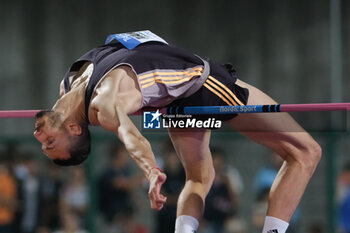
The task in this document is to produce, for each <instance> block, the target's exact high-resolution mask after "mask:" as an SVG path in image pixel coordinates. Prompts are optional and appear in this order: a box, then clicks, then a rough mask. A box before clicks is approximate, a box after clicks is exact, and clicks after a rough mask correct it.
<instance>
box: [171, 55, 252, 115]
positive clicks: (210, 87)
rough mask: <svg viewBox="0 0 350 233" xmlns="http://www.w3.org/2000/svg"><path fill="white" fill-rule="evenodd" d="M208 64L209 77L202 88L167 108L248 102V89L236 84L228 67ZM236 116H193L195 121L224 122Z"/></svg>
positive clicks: (234, 74)
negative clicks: (213, 120)
mask: <svg viewBox="0 0 350 233" xmlns="http://www.w3.org/2000/svg"><path fill="white" fill-rule="evenodd" d="M209 63H210V75H209V77H208V78H207V79H206V81H205V82H204V84H203V86H202V87H201V88H200V89H199V90H198V91H197V92H195V93H194V94H192V95H191V96H189V97H187V98H183V99H178V100H175V101H174V102H172V103H171V104H170V105H168V106H169V107H180V108H181V107H186V106H240V105H246V104H247V101H248V95H249V92H248V89H246V88H242V87H240V86H238V85H237V84H236V80H237V76H236V72H235V70H233V69H232V66H230V65H219V64H216V63H214V62H209ZM236 116H237V114H213V115H193V117H195V118H197V119H208V118H215V119H218V120H222V121H226V120H229V119H232V118H234V117H236Z"/></svg>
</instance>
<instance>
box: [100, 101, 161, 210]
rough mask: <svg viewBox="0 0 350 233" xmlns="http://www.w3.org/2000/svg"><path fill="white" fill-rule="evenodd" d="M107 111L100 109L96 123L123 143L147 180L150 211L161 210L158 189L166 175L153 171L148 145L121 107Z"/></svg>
mask: <svg viewBox="0 0 350 233" xmlns="http://www.w3.org/2000/svg"><path fill="white" fill-rule="evenodd" d="M109 109H110V108H108V107H107V109H104V107H102V106H101V107H100V110H99V112H98V113H97V117H98V121H99V122H100V124H101V126H102V127H103V128H105V129H107V130H110V131H113V132H115V134H116V135H117V136H118V138H119V139H120V140H121V141H122V142H123V143H124V145H125V148H126V149H127V151H128V152H129V154H130V156H131V157H132V158H133V160H134V161H135V162H136V164H137V165H138V166H139V167H140V169H141V170H142V171H143V172H144V174H145V176H146V177H147V179H148V180H149V183H150V186H149V192H148V195H149V199H150V202H151V207H152V209H155V210H160V209H162V208H163V205H164V203H165V201H166V197H164V196H163V195H161V194H160V189H161V186H162V184H163V183H164V182H165V180H166V175H165V174H164V173H162V172H161V171H160V170H158V169H153V168H155V167H157V164H156V160H155V157H154V154H153V152H152V149H151V145H150V143H149V142H148V140H147V139H146V138H145V137H143V136H142V135H141V133H140V131H139V130H138V129H137V128H136V126H135V125H134V124H133V122H132V121H131V120H130V118H129V117H128V115H127V114H126V113H125V112H124V111H123V108H122V107H119V106H115V108H114V112H111V111H110V110H109Z"/></svg>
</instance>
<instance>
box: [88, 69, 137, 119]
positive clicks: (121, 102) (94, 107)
mask: <svg viewBox="0 0 350 233" xmlns="http://www.w3.org/2000/svg"><path fill="white" fill-rule="evenodd" d="M141 105H142V94H141V91H140V88H139V84H138V81H137V76H136V74H135V72H134V71H133V70H132V69H131V67H129V66H127V65H123V66H119V67H117V68H116V69H113V70H112V71H110V72H109V73H108V74H107V75H106V77H105V78H104V79H103V80H102V81H101V82H100V84H99V85H98V86H97V88H96V90H95V93H94V95H93V98H92V101H91V103H90V114H89V118H90V121H92V122H91V123H95V124H99V122H98V119H97V115H96V114H97V112H100V113H101V112H103V111H114V110H115V108H116V107H117V106H118V107H121V108H122V109H123V111H124V112H125V113H126V114H130V113H133V112H136V111H137V110H139V109H140V108H141ZM106 114H110V113H106ZM93 121H95V122H93ZM96 121H97V122H96Z"/></svg>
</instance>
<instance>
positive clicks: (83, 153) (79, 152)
mask: <svg viewBox="0 0 350 233" xmlns="http://www.w3.org/2000/svg"><path fill="white" fill-rule="evenodd" d="M80 127H81V130H82V133H81V134H80V135H78V136H71V137H70V139H69V141H70V142H69V148H68V152H69V154H70V158H69V159H54V160H53V162H54V163H55V164H57V165H60V166H75V165H79V164H81V163H82V162H84V161H85V160H86V159H87V158H88V156H89V154H90V151H91V135H90V131H89V127H88V126H87V125H85V124H84V125H80Z"/></svg>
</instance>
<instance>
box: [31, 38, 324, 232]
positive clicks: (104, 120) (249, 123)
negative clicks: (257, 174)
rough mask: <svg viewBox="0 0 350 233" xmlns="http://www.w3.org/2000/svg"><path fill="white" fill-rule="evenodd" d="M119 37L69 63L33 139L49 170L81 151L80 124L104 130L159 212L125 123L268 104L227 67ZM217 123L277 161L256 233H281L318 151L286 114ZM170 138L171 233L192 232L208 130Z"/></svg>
mask: <svg viewBox="0 0 350 233" xmlns="http://www.w3.org/2000/svg"><path fill="white" fill-rule="evenodd" d="M132 35H135V34H132ZM136 35H137V36H136V37H135V36H134V37H133V38H136V39H137V38H138V36H140V35H141V36H142V35H143V36H144V37H145V38H147V33H146V34H142V32H140V33H139V34H137V33H136ZM125 36H126V37H125ZM127 36H128V35H124V40H121V41H122V42H123V41H124V42H125V43H124V42H123V43H110V44H106V45H103V46H100V47H97V48H94V49H92V50H90V51H89V52H87V53H86V54H85V55H83V56H82V57H81V58H79V59H78V60H77V61H76V62H74V63H73V65H72V66H71V67H70V69H69V71H68V72H67V74H66V76H65V77H64V79H63V80H62V82H61V85H60V99H58V100H57V102H56V104H55V105H54V106H53V108H52V110H50V111H42V112H40V113H38V114H37V116H36V123H35V132H34V136H35V137H36V138H37V140H38V141H40V142H41V143H42V150H43V152H44V153H45V154H47V156H48V157H49V158H51V159H52V160H53V161H54V162H55V163H57V164H59V165H77V164H79V163H81V162H82V161H84V160H85V159H86V158H87V156H88V154H89V152H90V133H89V130H88V125H93V126H97V125H100V126H102V127H103V128H104V129H106V130H110V131H113V132H114V133H115V134H116V135H117V137H118V138H119V139H120V140H121V141H122V142H123V143H124V145H125V147H126V149H127V150H128V152H129V154H130V156H131V157H132V158H133V160H134V161H135V162H136V164H137V165H138V166H139V167H140V169H141V170H142V171H143V173H144V174H145V176H146V177H147V179H148V181H149V199H150V203H151V207H152V208H153V209H155V210H160V209H161V208H162V207H163V205H164V204H165V202H166V197H164V196H163V195H161V194H160V189H161V186H162V184H163V183H164V182H165V180H166V175H165V174H164V173H163V172H162V171H161V170H160V169H158V168H157V165H156V161H155V157H154V154H153V152H152V149H151V146H150V143H149V142H148V141H147V140H146V139H145V138H144V137H143V136H142V135H141V133H140V132H139V130H138V129H137V128H136V127H135V125H134V124H133V123H132V121H131V120H130V119H129V117H128V115H130V114H133V113H135V112H137V111H139V110H141V109H142V108H144V107H154V108H161V107H165V106H172V105H173V106H211V105H212V106H218V105H246V104H248V105H262V104H276V102H275V101H274V100H273V99H271V98H270V97H269V96H267V95H266V94H265V93H263V92H262V91H260V90H258V89H257V88H255V87H253V86H251V85H249V84H247V83H245V82H243V81H241V80H239V79H237V77H236V74H235V72H234V70H232V69H230V67H229V66H224V65H219V64H217V63H215V62H214V61H209V60H205V59H202V58H200V57H199V56H197V55H194V54H192V53H189V52H187V51H184V50H182V49H180V48H177V47H175V46H172V45H169V44H167V43H166V42H165V41H163V40H161V39H155V40H153V41H146V42H144V43H143V42H142V41H141V42H139V44H137V46H136V47H135V48H130V47H129V46H128V45H129V44H127V43H128V40H129V39H130V38H131V37H130V38H129V39H128V37H127ZM125 38H126V39H125ZM133 47H134V46H133ZM216 118H217V116H216ZM220 119H221V120H225V121H226V122H227V124H228V125H229V126H231V127H232V128H233V129H234V130H237V131H239V132H240V133H242V134H243V135H245V136H247V137H248V138H250V139H252V140H254V141H255V142H257V143H260V144H262V145H264V146H267V147H268V148H270V149H272V150H273V151H275V152H276V153H277V154H278V155H280V156H281V157H282V158H283V159H284V161H285V162H284V164H283V165H282V167H281V169H280V171H279V172H278V175H277V177H276V179H275V181H274V183H273V185H272V188H271V191H270V196H269V207H268V211H267V217H266V219H265V224H264V228H263V233H284V232H285V231H286V229H287V227H288V222H289V220H290V219H291V217H292V215H293V213H294V211H295V209H296V207H297V205H298V203H299V201H300V199H301V197H302V195H303V193H304V190H305V188H306V186H307V184H308V182H309V180H310V178H311V176H312V174H313V173H314V171H315V168H316V166H317V164H318V162H319V160H320V158H321V148H320V146H319V145H318V144H317V143H316V142H315V141H314V139H313V138H312V137H311V136H310V135H309V134H308V133H307V132H305V131H304V130H303V129H302V128H301V127H300V126H299V125H298V124H297V123H296V122H295V121H294V120H293V119H292V117H291V116H290V115H289V114H287V113H265V114H260V113H252V114H240V115H239V116H237V115H229V116H227V115H225V116H223V115H222V117H221V118H220ZM169 134H170V137H171V140H172V143H173V145H174V147H175V149H176V152H177V154H178V156H179V158H180V160H181V162H182V164H183V166H184V168H185V171H186V183H185V186H184V188H183V190H182V192H181V194H180V197H179V199H178V206H177V219H176V224H175V225H176V226H175V232H176V233H180V232H181V233H190V232H191V233H192V232H195V231H196V230H197V228H198V220H199V219H200V218H201V217H202V214H203V208H204V203H205V197H206V195H207V193H208V191H209V189H210V187H211V185H212V182H213V179H214V176H215V173H214V168H213V164H212V158H211V152H210V149H209V140H210V130H208V129H196V130H191V129H172V128H170V129H169Z"/></svg>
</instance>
